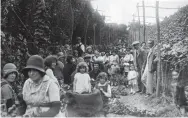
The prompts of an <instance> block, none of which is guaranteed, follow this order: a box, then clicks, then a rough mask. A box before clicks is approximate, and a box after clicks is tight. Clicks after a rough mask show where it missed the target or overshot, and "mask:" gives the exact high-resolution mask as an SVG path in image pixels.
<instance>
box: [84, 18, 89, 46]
mask: <svg viewBox="0 0 188 118" xmlns="http://www.w3.org/2000/svg"><path fill="white" fill-rule="evenodd" d="M86 20H87V23H86V31H85V35H84V43H85V46H86V43H87V29H88V25H89V14H87V18H86Z"/></svg>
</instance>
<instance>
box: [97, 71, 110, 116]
mask: <svg viewBox="0 0 188 118" xmlns="http://www.w3.org/2000/svg"><path fill="white" fill-rule="evenodd" d="M97 81H98V84H97V85H96V86H95V89H99V90H101V93H102V98H103V111H104V115H105V116H106V115H107V113H108V110H109V106H108V102H109V98H110V97H111V96H112V94H111V87H110V84H108V76H107V74H106V73H105V72H101V73H99V75H98V76H97Z"/></svg>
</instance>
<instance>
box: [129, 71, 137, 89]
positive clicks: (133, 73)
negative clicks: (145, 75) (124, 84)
mask: <svg viewBox="0 0 188 118" xmlns="http://www.w3.org/2000/svg"><path fill="white" fill-rule="evenodd" d="M137 77H138V72H136V71H134V70H132V71H129V73H128V76H127V79H128V81H129V85H131V86H132V87H133V90H134V91H137V90H138V87H137Z"/></svg>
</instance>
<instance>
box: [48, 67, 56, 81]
mask: <svg viewBox="0 0 188 118" xmlns="http://www.w3.org/2000/svg"><path fill="white" fill-rule="evenodd" d="M46 74H47V75H48V76H49V77H51V78H52V79H54V77H55V76H54V73H53V71H52V70H51V69H47V70H46Z"/></svg>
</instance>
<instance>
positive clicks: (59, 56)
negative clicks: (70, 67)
mask: <svg viewBox="0 0 188 118" xmlns="http://www.w3.org/2000/svg"><path fill="white" fill-rule="evenodd" d="M64 56H65V55H64V53H63V52H59V53H57V57H58V59H59V58H61V57H64Z"/></svg>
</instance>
